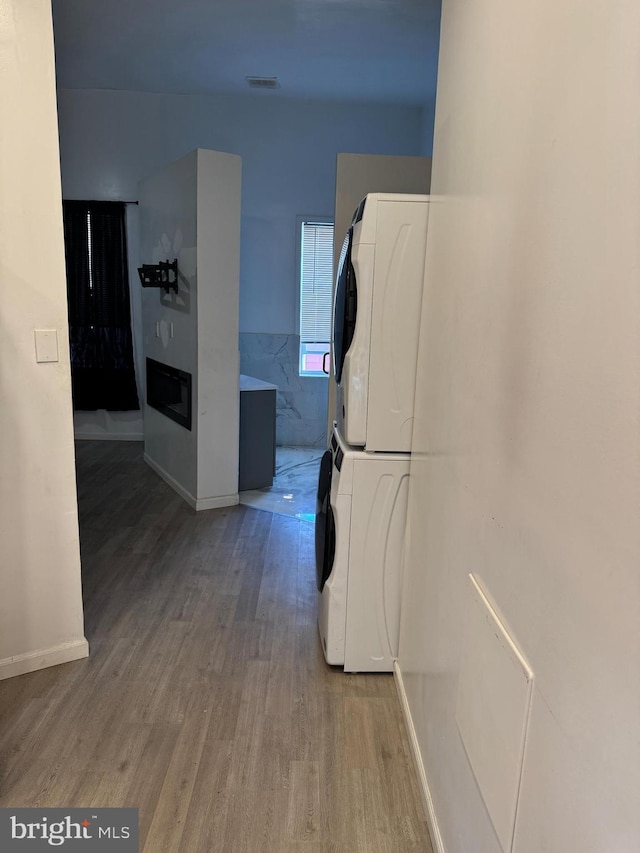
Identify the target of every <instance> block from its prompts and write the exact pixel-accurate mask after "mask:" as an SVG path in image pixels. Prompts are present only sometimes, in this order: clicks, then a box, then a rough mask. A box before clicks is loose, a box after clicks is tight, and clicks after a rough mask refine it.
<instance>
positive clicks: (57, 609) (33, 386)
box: [0, 0, 88, 678]
mask: <svg viewBox="0 0 640 853" xmlns="http://www.w3.org/2000/svg"><path fill="white" fill-rule="evenodd" d="M0 72H1V73H0V101H1V102H2V104H3V117H2V132H1V133H0V186H1V187H2V192H1V194H0V282H1V288H2V295H3V306H2V311H0V398H1V400H2V404H1V405H0V437H1V439H2V440H1V441H0V542H1V543H2V545H1V548H0V583H1V585H2V593H1V594H0V678H6V677H8V676H10V675H17V674H20V673H22V672H28V671H30V670H34V669H39V668H40V667H43V666H47V665H50V664H55V663H61V662H63V661H67V660H74V659H76V658H79V657H85V656H86V655H87V653H88V649H87V643H86V640H85V639H84V635H83V618H82V597H81V585H80V551H79V542H78V516H77V505H76V487H75V469H74V451H73V423H72V417H71V378H70V370H69V345H68V328H67V303H66V279H65V268H64V248H63V239H62V208H61V199H60V167H59V162H58V140H57V122H56V102H55V88H54V87H55V75H54V64H53V40H52V30H51V9H50V4H49V2H47V0H27V2H25V0H0ZM35 247H37V251H36V250H34V249H35ZM34 329H51V330H55V331H56V332H57V338H58V349H59V361H57V362H52V363H45V364H38V363H36V359H35V348H34Z"/></svg>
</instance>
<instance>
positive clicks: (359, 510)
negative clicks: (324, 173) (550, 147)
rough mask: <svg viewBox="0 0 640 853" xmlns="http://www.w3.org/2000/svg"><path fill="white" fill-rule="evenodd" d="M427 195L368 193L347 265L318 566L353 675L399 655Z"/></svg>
mask: <svg viewBox="0 0 640 853" xmlns="http://www.w3.org/2000/svg"><path fill="white" fill-rule="evenodd" d="M429 202H430V198H429V196H426V195H406V194H388V193H371V194H369V195H367V196H366V197H365V198H364V200H363V201H362V202H361V203H360V205H359V207H358V209H357V210H356V212H355V214H354V216H353V221H352V224H351V227H350V229H349V231H348V233H347V235H346V237H345V240H344V244H343V247H342V252H341V255H340V262H339V265H338V276H337V282H336V294H335V303H334V322H333V342H332V344H333V366H334V374H335V381H336V385H337V388H336V391H337V393H336V398H337V406H336V421H335V423H334V426H333V432H332V436H331V441H330V446H329V449H328V450H327V451H326V453H325V454H324V456H323V458H322V462H321V465H320V476H319V482H318V498H317V507H316V574H317V586H318V591H319V597H318V626H319V629H320V637H321V641H322V648H323V650H324V655H325V658H326V660H327V662H328V663H330V664H336V665H341V666H344V669H345V671H349V672H388V671H391V670H392V669H393V662H394V660H395V658H396V657H397V651H398V634H399V627H400V596H401V586H402V565H403V549H404V541H405V523H406V514H407V498H408V490H409V451H410V448H411V433H412V428H413V400H414V389H415V379H416V369H417V353H418V334H419V325H420V311H421V304H422V286H423V279H424V261H425V251H426V239H427V224H428V216H429Z"/></svg>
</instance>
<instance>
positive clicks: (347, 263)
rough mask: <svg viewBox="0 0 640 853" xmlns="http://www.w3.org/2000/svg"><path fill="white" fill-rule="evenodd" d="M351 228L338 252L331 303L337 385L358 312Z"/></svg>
mask: <svg viewBox="0 0 640 853" xmlns="http://www.w3.org/2000/svg"><path fill="white" fill-rule="evenodd" d="M352 243H353V228H350V229H349V231H348V232H347V236H346V237H345V238H344V243H343V245H342V251H341V252H340V261H339V264H338V277H337V280H336V293H335V299H334V303H333V372H334V374H335V379H336V382H337V383H338V385H339V384H340V380H341V379H342V368H343V367H344V359H345V356H346V354H347V352H348V350H349V347H350V346H351V341H352V340H353V335H354V332H355V328H356V314H357V313H358V288H357V285H356V274H355V270H354V268H353V264H352V263H351V246H352Z"/></svg>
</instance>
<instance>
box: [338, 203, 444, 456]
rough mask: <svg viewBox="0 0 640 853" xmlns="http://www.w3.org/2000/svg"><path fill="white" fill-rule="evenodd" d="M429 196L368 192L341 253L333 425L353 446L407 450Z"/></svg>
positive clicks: (413, 387)
mask: <svg viewBox="0 0 640 853" xmlns="http://www.w3.org/2000/svg"><path fill="white" fill-rule="evenodd" d="M429 206H430V197H429V196H427V195H406V194H400V193H370V194H369V195H367V196H366V197H365V198H364V200H363V201H362V202H361V204H360V206H359V207H358V209H357V210H356V212H355V214H354V216H353V222H352V225H351V228H350V229H349V232H348V233H347V236H346V237H345V241H344V244H343V249H342V252H341V255H340V261H339V265H338V276H337V281H336V293H335V300H334V318H333V357H334V375H335V380H336V383H337V394H336V397H337V412H336V420H337V422H338V429H339V430H340V434H341V435H342V436H343V438H344V440H345V441H346V442H347V444H349V445H350V446H352V447H356V446H357V447H362V448H364V449H365V450H369V451H385V452H387V451H392V452H402V453H404V452H408V451H409V450H410V449H411V433H412V430H413V397H414V389H415V380H416V366H417V356H418V333H419V327H420V311H421V305H422V289H423V279H424V264H425V253H426V244H427V225H428V218H429Z"/></svg>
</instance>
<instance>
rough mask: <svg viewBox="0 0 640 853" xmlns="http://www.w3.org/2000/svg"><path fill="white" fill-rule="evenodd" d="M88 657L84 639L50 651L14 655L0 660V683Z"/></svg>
mask: <svg viewBox="0 0 640 853" xmlns="http://www.w3.org/2000/svg"><path fill="white" fill-rule="evenodd" d="M88 656H89V643H87V641H86V640H85V639H84V637H83V638H82V639H81V640H74V642H72V643H62V644H61V645H59V646H53V648H51V649H36V651H34V652H25V653H24V654H22V655H14V656H13V657H10V658H5V659H4V660H0V681H1V680H3V679H5V678H13V677H14V676H15V675H24V674H25V673H27V672H35V671H36V670H38V669H45V668H46V667H48V666H57V665H58V664H61V663H69V661H72V660H79V659H80V658H86V657H88Z"/></svg>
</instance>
